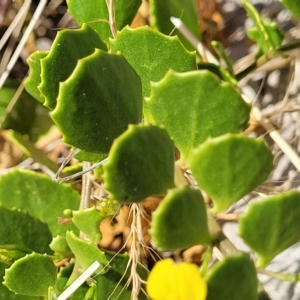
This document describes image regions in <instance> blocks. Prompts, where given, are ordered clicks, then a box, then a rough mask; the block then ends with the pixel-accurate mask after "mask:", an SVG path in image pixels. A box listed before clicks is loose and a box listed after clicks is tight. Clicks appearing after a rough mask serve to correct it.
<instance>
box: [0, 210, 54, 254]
mask: <svg viewBox="0 0 300 300" xmlns="http://www.w3.org/2000/svg"><path fill="white" fill-rule="evenodd" d="M0 241H1V244H17V245H21V246H25V247H27V248H29V249H31V250H33V251H36V252H40V253H45V252H46V253H51V250H50V248H49V243H50V242H51V233H50V231H49V228H48V226H47V225H46V224H43V223H42V222H40V221H39V220H37V219H35V218H33V217H31V216H30V215H28V214H27V213H24V212H22V211H19V210H16V209H7V208H5V207H3V206H0ZM0 248H1V246H0Z"/></svg>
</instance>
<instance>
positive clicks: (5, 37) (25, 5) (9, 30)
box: [0, 0, 31, 50]
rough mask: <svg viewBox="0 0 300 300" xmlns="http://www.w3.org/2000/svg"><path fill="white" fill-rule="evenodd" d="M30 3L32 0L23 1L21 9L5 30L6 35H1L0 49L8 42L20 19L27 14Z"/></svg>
mask: <svg viewBox="0 0 300 300" xmlns="http://www.w3.org/2000/svg"><path fill="white" fill-rule="evenodd" d="M30 4H31V0H25V2H24V3H23V5H22V7H21V9H20V10H19V11H18V13H17V15H16V16H15V17H14V19H13V21H12V22H11V24H10V25H9V27H8V28H7V30H6V31H5V33H4V35H3V36H2V37H1V40H0V50H1V49H2V48H3V46H4V45H5V44H6V42H7V40H8V39H9V37H10V35H11V34H12V32H13V31H14V29H15V27H16V26H17V25H18V24H19V22H20V20H21V19H22V18H23V16H24V15H25V14H27V12H28V9H29V7H30Z"/></svg>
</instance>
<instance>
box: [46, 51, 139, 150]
mask: <svg viewBox="0 0 300 300" xmlns="http://www.w3.org/2000/svg"><path fill="white" fill-rule="evenodd" d="M142 101H143V100H142V88H141V81H140V78H139V76H138V75H137V74H136V72H135V70H134V69H133V68H132V67H131V66H130V65H129V63H128V62H127V61H126V59H125V58H124V57H123V56H122V55H120V54H109V53H106V52H104V51H101V50H98V49H96V50H95V52H94V53H93V54H92V55H90V56H88V57H85V58H83V59H81V60H79V62H78V64H77V66H76V68H75V70H74V72H73V74H72V75H71V76H70V77H69V78H68V79H67V80H66V81H65V82H63V83H61V85H60V92H59V97H58V100H57V106H56V108H55V109H54V111H53V112H52V118H53V120H54V122H55V123H56V124H57V126H58V128H59V129H60V131H61V132H62V134H63V140H64V141H65V142H66V143H68V144H70V145H72V146H74V147H76V148H79V149H82V150H85V151H88V152H93V153H101V152H102V153H107V152H109V149H110V147H111V145H112V142H113V140H114V139H115V138H117V137H118V136H119V135H120V134H122V133H123V132H124V131H125V130H126V129H127V127H128V124H136V123H139V122H140V121H141V120H142V105H143V102H142Z"/></svg>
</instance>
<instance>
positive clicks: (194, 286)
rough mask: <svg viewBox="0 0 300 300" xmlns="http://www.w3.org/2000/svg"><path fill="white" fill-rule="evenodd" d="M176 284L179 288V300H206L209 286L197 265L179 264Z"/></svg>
mask: <svg viewBox="0 0 300 300" xmlns="http://www.w3.org/2000/svg"><path fill="white" fill-rule="evenodd" d="M174 284H175V287H176V288H177V293H176V294H177V297H176V299H177V300H187V299H193V300H204V299H205V298H206V294H207V285H206V282H205V281H204V279H203V278H202V276H201V274H200V272H199V270H198V267H197V266H196V265H193V264H188V263H180V264H178V265H177V266H176V275H175V282H174Z"/></svg>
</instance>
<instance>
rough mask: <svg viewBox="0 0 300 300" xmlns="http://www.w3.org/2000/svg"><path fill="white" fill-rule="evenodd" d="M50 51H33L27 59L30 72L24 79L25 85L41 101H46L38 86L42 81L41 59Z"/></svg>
mask: <svg viewBox="0 0 300 300" xmlns="http://www.w3.org/2000/svg"><path fill="white" fill-rule="evenodd" d="M48 53H49V52H48V51H36V52H33V53H32V54H31V55H30V56H29V57H28V58H27V60H26V61H27V63H28V66H29V74H28V77H27V78H26V79H25V81H24V87H25V89H26V91H27V92H28V93H29V94H30V95H31V96H32V97H34V98H35V99H36V100H38V101H39V102H41V103H44V102H45V98H44V96H43V94H42V93H41V92H40V90H39V89H38V86H39V85H40V84H41V82H42V78H41V72H42V70H41V59H43V58H45V57H46V56H47V55H48Z"/></svg>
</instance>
